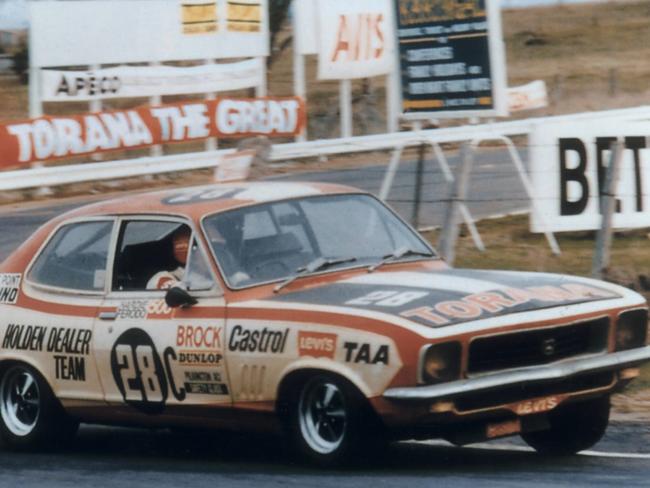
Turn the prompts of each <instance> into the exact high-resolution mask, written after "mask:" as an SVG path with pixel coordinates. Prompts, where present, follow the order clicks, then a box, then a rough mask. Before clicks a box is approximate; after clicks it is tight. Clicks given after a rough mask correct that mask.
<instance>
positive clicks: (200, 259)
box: [185, 239, 215, 291]
mask: <svg viewBox="0 0 650 488" xmlns="http://www.w3.org/2000/svg"><path fill="white" fill-rule="evenodd" d="M185 283H186V284H187V289H188V290H189V291H200V290H210V289H211V288H213V287H214V285H215V283H214V279H213V278H212V273H211V272H210V267H209V266H208V263H207V261H206V260H205V256H204V254H203V252H201V248H200V247H199V245H198V244H197V242H196V239H193V240H192V248H191V250H190V256H189V258H188V260H187V271H186V273H185Z"/></svg>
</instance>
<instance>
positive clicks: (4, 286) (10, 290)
mask: <svg viewBox="0 0 650 488" xmlns="http://www.w3.org/2000/svg"><path fill="white" fill-rule="evenodd" d="M21 276H22V275H21V274H20V273H5V274H0V303H6V304H9V305H13V304H14V303H16V301H17V300H18V292H19V289H20V277H21Z"/></svg>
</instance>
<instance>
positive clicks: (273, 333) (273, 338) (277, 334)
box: [228, 325, 289, 354]
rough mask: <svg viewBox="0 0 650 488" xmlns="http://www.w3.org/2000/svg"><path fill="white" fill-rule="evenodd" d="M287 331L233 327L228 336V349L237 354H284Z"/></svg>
mask: <svg viewBox="0 0 650 488" xmlns="http://www.w3.org/2000/svg"><path fill="white" fill-rule="evenodd" d="M288 336H289V329H285V330H283V331H282V330H272V329H268V328H266V327H264V328H263V329H261V330H259V329H245V328H244V327H242V326H241V325H235V326H234V327H233V329H232V333H231V334H230V340H229V341H228V349H229V350H231V351H239V352H264V353H272V354H279V353H283V352H284V347H285V346H286V344H287V337H288Z"/></svg>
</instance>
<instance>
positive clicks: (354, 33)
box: [318, 0, 395, 80]
mask: <svg viewBox="0 0 650 488" xmlns="http://www.w3.org/2000/svg"><path fill="white" fill-rule="evenodd" d="M394 31H395V27H394V25H393V14H392V4H391V3H390V0H354V1H350V0H319V2H318V47H319V50H318V78H319V79H321V80H344V79H352V78H367V77H371V76H378V75H385V74H387V73H389V72H390V71H392V70H393V69H394V67H395V35H394Z"/></svg>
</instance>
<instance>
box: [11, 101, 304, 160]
mask: <svg viewBox="0 0 650 488" xmlns="http://www.w3.org/2000/svg"><path fill="white" fill-rule="evenodd" d="M100 89H101V88H100ZM304 126H305V107H304V103H303V102H302V100H301V99H300V98H297V97H284V98H257V99H246V98H240V99H236V98H218V99H216V100H210V101H202V102H191V103H179V104H175V105H164V106H160V107H144V108H138V109H132V110H120V111H115V112H105V113H97V114H87V115H78V116H70V117H41V118H38V119H33V120H27V121H24V122H14V123H7V124H0V147H2V151H1V152H0V168H1V167H10V166H16V165H19V164H26V163H31V162H35V161H46V160H50V159H57V158H65V157H71V156H80V155H87V154H92V153H96V152H105V151H112V150H124V149H135V148H142V147H147V146H151V145H155V144H166V143H172V142H187V141H193V140H201V139H206V138H209V137H222V138H223V137H247V136H253V135H263V136H268V137H291V136H295V135H297V134H299V133H300V132H301V131H302V130H303V128H304Z"/></svg>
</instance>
